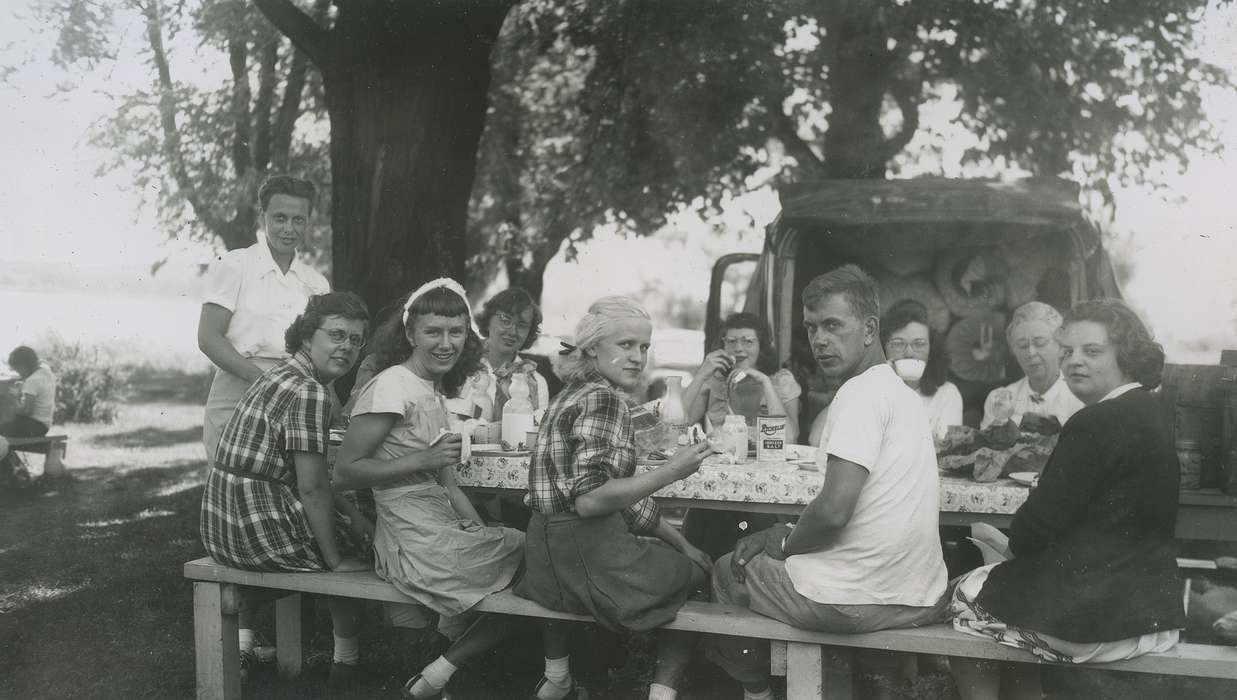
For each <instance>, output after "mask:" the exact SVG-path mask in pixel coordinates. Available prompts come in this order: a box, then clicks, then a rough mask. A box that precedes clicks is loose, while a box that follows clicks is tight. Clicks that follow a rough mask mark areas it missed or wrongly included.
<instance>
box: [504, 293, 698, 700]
mask: <svg viewBox="0 0 1237 700" xmlns="http://www.w3.org/2000/svg"><path fill="white" fill-rule="evenodd" d="M651 333H652V325H651V324H650V322H649V316H648V313H647V312H646V311H645V310H644V309H643V308H642V307H641V306H640V305H639V304H638V303H636V302H635V301H634V300H632V299H629V298H626V297H603V298H601V299H598V300H597V301H596V302H594V303H593V305H592V306H591V307H589V311H588V313H587V314H586V315H585V316H584V318H582V319H581V320H580V322H579V323H578V324H577V325H576V333H575V344H574V345H570V344H566V343H565V344H564V350H563V352H561V353H560V357H559V358H558V360H559V361H558V363H557V364H556V367H555V372H556V373H557V374H558V376H559V377H560V378H562V379H563V381H564V382H566V383H567V385H566V386H565V387H564V388H563V390H562V392H561V393H559V395H558V396H556V397H555V398H553V399H551V400H550V404H549V406H548V407H547V408H546V413H545V416H544V417H543V419H542V421H541V429H540V432H539V434H538V436H537V445H536V447H535V448H534V449H533V453H532V456H531V463H530V467H529V474H528V478H529V485H528V491H529V498H530V505H531V506H532V508H533V511H534V512H533V518H532V522H531V523H530V524H529V528H528V535H527V538H526V544H525V547H526V548H525V555H524V556H525V567H526V569H525V575H524V577H523V578H522V579H521V580H520V582H519V583H518V584H516V588H515V592H516V593H517V594H518V595H520V596H523V597H525V598H528V599H530V600H535V601H537V602H538V603H541V604H542V605H544V606H546V607H548V608H552V609H555V610H562V611H564V612H572V613H578V614H585V615H592V616H593V617H594V618H595V619H596V620H597V621H598V622H599V623H601V624H602V625H604V626H605V627H607V628H609V629H612V630H620V631H627V630H630V631H642V630H650V629H653V628H656V627H659V626H660V625H662V624H665V623H666V622H669V621H670V620H672V619H674V616H675V614H676V613H677V612H678V609H679V608H680V607H681V606H682V605H683V602H684V601H686V600H687V597H688V595H689V594H691V593H692V592H693V591H695V590H697V589H699V588H700V587H701V586H703V585H704V583H705V582H706V581H707V580H708V573H709V569H710V568H711V566H712V561H711V560H710V559H709V557H708V555H707V554H705V553H704V552H702V551H700V550H699V549H697V548H696V547H694V546H692V545H691V544H690V543H688V541H687V540H686V539H685V538H684V537H683V536H682V535H681V534H680V533H679V531H678V530H676V529H674V527H673V526H671V525H670V524H669V523H667V522H666V521H665V520H663V519H662V517H661V514H660V511H659V510H658V507H657V504H656V503H655V502H654V501H653V500H652V498H650V496H652V494H653V493H654V492H655V491H657V490H658V489H660V488H662V487H664V486H666V485H667V484H670V483H673V482H675V481H678V480H680V479H682V478H684V477H686V476H689V475H691V474H693V473H695V471H696V470H697V469H699V468H700V462H701V460H702V459H704V457H706V456H707V455H708V454H709V452H710V449H709V446H708V443H701V444H700V445H693V446H690V447H684V448H682V449H680V450H679V451H678V452H676V453H675V454H674V456H673V457H671V458H670V459H669V460H668V461H667V462H666V464H665V465H664V466H662V467H659V468H657V469H654V470H652V471H648V472H644V473H641V474H637V473H636V445H635V434H634V430H633V427H632V413H631V409H630V404H631V399H630V398H628V395H627V392H630V391H631V390H633V389H635V388H636V387H637V386H638V385H639V384H640V378H641V375H642V374H643V372H644V365H645V362H646V361H647V359H648V349H649V339H650V335H651ZM651 538H656V539H651ZM657 540H661V541H660V542H659V541H657ZM691 642H692V638H691V636H689V635H685V634H683V633H681V632H661V633H660V636H659V638H658V664H657V671H656V673H655V676H654V678H653V684H652V686H651V687H650V688H649V698H651V699H652V700H670V699H672V698H674V697H675V695H676V691H675V686H676V685H677V682H678V680H679V679H680V677H681V676H682V673H683V670H684V669H685V667H686V664H687V659H688V654H689V652H690V648H691Z"/></svg>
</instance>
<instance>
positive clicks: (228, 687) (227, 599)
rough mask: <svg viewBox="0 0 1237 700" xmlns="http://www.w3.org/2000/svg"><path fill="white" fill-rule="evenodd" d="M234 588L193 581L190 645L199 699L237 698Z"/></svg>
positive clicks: (239, 685)
mask: <svg viewBox="0 0 1237 700" xmlns="http://www.w3.org/2000/svg"><path fill="white" fill-rule="evenodd" d="M237 623H238V620H237V605H236V590H235V587H234V586H232V585H230V584H222V583H213V582H208V581H197V582H194V584H193V648H194V654H195V656H196V662H197V663H196V666H197V696H198V698H199V700H240V696H241V677H240V658H239V653H240V652H239V643H238V640H237V638H236V634H237Z"/></svg>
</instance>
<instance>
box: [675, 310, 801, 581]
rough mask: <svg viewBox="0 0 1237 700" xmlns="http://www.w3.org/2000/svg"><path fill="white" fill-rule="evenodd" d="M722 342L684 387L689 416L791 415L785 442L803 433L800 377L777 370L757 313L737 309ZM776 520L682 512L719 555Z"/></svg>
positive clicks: (702, 542)
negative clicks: (800, 416)
mask: <svg viewBox="0 0 1237 700" xmlns="http://www.w3.org/2000/svg"><path fill="white" fill-rule="evenodd" d="M721 332H722V348H721V349H719V350H714V351H713V352H711V353H709V354H708V355H706V356H705V358H704V362H703V363H701V365H700V368H699V369H697V370H696V374H695V376H694V377H693V378H692V383H691V384H689V385H688V386H687V388H686V389H685V390H684V391H683V403H684V405H685V409H686V411H687V419H688V421H689V422H692V423H694V422H696V421H699V420H700V419H701V417H708V419H709V422H710V423H711V424H712V427H713V428H719V427H721V425H722V422H723V421H725V419H726V414H727V413H728V412H734V413H738V414H740V415H742V416H744V417H745V418H747V422H748V425H749V426H751V425H754V423H755V419H756V416H758V415H784V416H786V442H787V443H793V442H795V441H796V440H797V439H798V437H799V395H800V393H802V392H801V390H800V388H799V384H798V382H796V381H795V378H794V376H793V375H792V374H791V373H790V370H788V369H780V370H777V371H774V369H773V368H774V367H775V366H776V359H775V352H774V350H773V346H772V344H771V343H770V342H769V332H768V327H767V326H766V325H765V323H764V322H763V321H761V320H760V319H759V318H757V317H756V316H755V315H754V314H748V313H740V314H733V315H731V316H730V317H729V318H727V319H726V320H725V322H723V323H722V328H721ZM775 522H777V518H776V517H774V516H772V515H766V514H759V513H738V512H733V511H724V510H708V509H700V508H691V509H688V511H687V512H686V513H685V514H684V515H683V528H682V529H683V536H685V537H686V538H687V540H688V541H689V542H691V543H692V544H694V545H696V546H697V547H699V548H700V549H702V550H704V551H705V552H706V553H707V554H708V555H709V556H710V557H712V558H713V559H716V558H717V557H720V556H721V555H723V554H725V553H726V552H729V551H730V550H732V549H734V544H735V542H736V541H737V540H738V539H739V537H740V536H742V535H743V534H744V533H745V532H752V531H755V530H757V529H763V528H766V527H769V526H770V525H772V524H773V523H775Z"/></svg>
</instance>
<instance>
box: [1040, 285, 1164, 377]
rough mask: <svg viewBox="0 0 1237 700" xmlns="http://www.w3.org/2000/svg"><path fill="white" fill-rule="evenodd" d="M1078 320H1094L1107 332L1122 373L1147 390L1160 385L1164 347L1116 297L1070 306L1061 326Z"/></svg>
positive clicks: (1162, 373) (1135, 314)
mask: <svg viewBox="0 0 1237 700" xmlns="http://www.w3.org/2000/svg"><path fill="white" fill-rule="evenodd" d="M1079 321H1091V322H1094V323H1098V324H1100V325H1102V326H1104V328H1105V329H1106V330H1107V331H1108V342H1109V343H1111V344H1112V346H1113V348H1115V349H1116V351H1117V367H1119V368H1120V369H1121V371H1122V372H1124V373H1125V376H1127V377H1129V378H1130V379H1133V380H1134V381H1136V382H1138V383H1139V384H1142V385H1143V386H1144V387H1146V388H1148V389H1154V388H1156V387H1157V386H1159V385H1160V380H1161V379H1162V378H1163V376H1164V348H1163V347H1162V346H1161V345H1160V344H1159V343H1157V342H1155V338H1154V337H1153V336H1152V335H1151V329H1150V328H1147V324H1145V323H1143V321H1142V319H1141V318H1139V317H1138V314H1137V313H1135V312H1134V310H1133V309H1131V308H1130V307H1129V305H1127V304H1126V303H1125V302H1124V301H1121V300H1120V299H1094V300H1091V301H1083V302H1079V303H1077V304H1075V305H1074V308H1072V309H1070V310H1069V311H1068V312H1066V314H1065V322H1064V323H1063V324H1062V328H1064V327H1065V326H1068V325H1069V324H1071V323H1077V322H1079Z"/></svg>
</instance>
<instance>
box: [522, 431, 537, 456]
mask: <svg viewBox="0 0 1237 700" xmlns="http://www.w3.org/2000/svg"><path fill="white" fill-rule="evenodd" d="M536 446H537V431H536V430H530V431H528V432H527V433H524V449H526V450H528V451H529V452H532V451H533V448H534V447H536Z"/></svg>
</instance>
